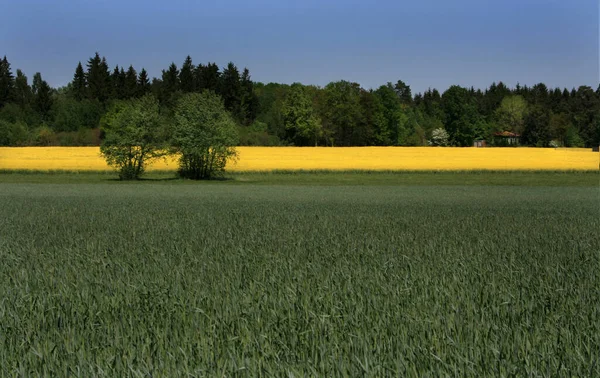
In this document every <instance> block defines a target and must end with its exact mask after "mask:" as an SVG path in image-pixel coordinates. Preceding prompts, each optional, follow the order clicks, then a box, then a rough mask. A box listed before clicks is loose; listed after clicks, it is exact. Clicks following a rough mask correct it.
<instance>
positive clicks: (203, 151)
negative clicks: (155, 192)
mask: <svg viewBox="0 0 600 378" xmlns="http://www.w3.org/2000/svg"><path fill="white" fill-rule="evenodd" d="M237 142H238V132H237V128H236V124H235V122H234V121H233V119H232V117H231V115H230V114H229V112H227V110H226V109H225V106H224V104H223V100H222V99H221V97H219V96H218V95H216V94H215V93H214V92H212V91H203V92H202V93H188V94H185V95H184V96H182V97H181V98H180V99H179V102H178V104H177V107H176V108H175V123H174V130H173V138H172V145H173V147H174V150H175V151H176V152H178V153H179V154H180V158H179V174H180V175H181V176H182V177H185V178H190V179H194V180H200V179H210V178H213V177H215V176H217V175H219V174H221V173H222V172H224V171H225V166H226V164H227V162H228V161H229V160H231V159H232V158H235V157H236V156H237V154H236V149H235V146H236V144H237Z"/></svg>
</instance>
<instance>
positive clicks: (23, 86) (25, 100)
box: [15, 70, 32, 108]
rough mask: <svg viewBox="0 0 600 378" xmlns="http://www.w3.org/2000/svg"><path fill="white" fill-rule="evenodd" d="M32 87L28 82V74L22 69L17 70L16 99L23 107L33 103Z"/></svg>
mask: <svg viewBox="0 0 600 378" xmlns="http://www.w3.org/2000/svg"><path fill="white" fill-rule="evenodd" d="M31 97H32V93H31V87H30V86H29V83H27V76H25V74H24V73H23V71H21V70H17V77H16V78H15V100H16V102H17V103H18V104H19V105H20V106H21V107H22V108H24V107H26V106H27V105H29V104H30V103H31Z"/></svg>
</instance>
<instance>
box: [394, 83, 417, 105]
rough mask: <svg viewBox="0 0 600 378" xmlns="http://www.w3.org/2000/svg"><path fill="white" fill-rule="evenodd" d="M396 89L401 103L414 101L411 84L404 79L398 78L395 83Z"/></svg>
mask: <svg viewBox="0 0 600 378" xmlns="http://www.w3.org/2000/svg"><path fill="white" fill-rule="evenodd" d="M394 91H395V92H396V95H397V96H398V98H399V99H400V102H401V103H403V104H406V105H408V104H410V103H412V100H413V98H412V93H411V90H410V85H407V84H406V83H405V82H403V81H402V80H398V81H397V82H396V84H395V85H394Z"/></svg>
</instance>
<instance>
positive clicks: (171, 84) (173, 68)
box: [162, 63, 179, 97]
mask: <svg viewBox="0 0 600 378" xmlns="http://www.w3.org/2000/svg"><path fill="white" fill-rule="evenodd" d="M162 81H163V93H164V95H166V96H167V97H168V96H170V95H172V94H173V93H175V92H176V91H178V90H179V70H178V69H177V65H176V64H175V63H171V65H170V66H169V69H168V70H166V71H165V70H163V71H162Z"/></svg>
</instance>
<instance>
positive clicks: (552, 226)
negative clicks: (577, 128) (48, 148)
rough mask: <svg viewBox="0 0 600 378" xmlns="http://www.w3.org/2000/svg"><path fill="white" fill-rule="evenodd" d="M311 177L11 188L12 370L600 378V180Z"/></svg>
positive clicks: (3, 272)
mask: <svg viewBox="0 0 600 378" xmlns="http://www.w3.org/2000/svg"><path fill="white" fill-rule="evenodd" d="M305 175H306V176H303V175H302V174H299V175H291V174H290V175H283V174H281V175H277V174H264V175H260V174H248V175H243V174H241V173H240V174H239V176H234V177H235V179H234V180H230V181H224V182H211V183H207V184H191V183H189V182H185V181H181V180H175V181H169V180H166V181H152V180H149V181H144V182H139V183H132V184H130V183H121V182H118V181H111V180H109V179H108V178H107V176H106V175H105V176H98V174H96V175H90V176H84V177H87V179H83V180H81V181H77V180H80V179H79V178H78V179H73V181H69V180H68V179H66V178H65V177H67V176H68V175H67V176H61V175H57V176H53V175H36V174H4V175H0V182H1V184H0V203H2V206H1V207H0V256H1V259H2V262H3V263H2V264H1V265H0V298H1V299H2V300H1V301H0V375H2V376H12V375H20V376H41V375H48V376H67V375H78V376H125V375H131V376H175V375H178V376H181V375H190V376H260V375H262V376H284V375H286V376H287V375H289V376H305V375H308V376H426V375H429V376H455V375H460V376H491V375H497V376H511V375H512V376H598V375H600V362H598V356H600V289H599V288H600V269H599V268H600V253H599V250H600V248H599V247H600V235H599V234H598V229H600V218H599V217H598V214H599V212H600V204H599V201H598V187H597V184H598V176H597V174H594V173H564V174H557V173H547V174H545V173H529V174H519V173H506V174H499V173H496V174H491V173H490V174H484V173H481V174H477V173H472V174H468V175H458V174H454V175H453V174H451V173H448V174H446V175H444V174H430V173H421V174H409V173H406V174H404V176H403V175H399V174H385V173H380V174H372V175H367V174H357V173H355V174H343V173H340V174H329V176H327V174H314V175H313V174H305ZM536 175H539V176H536ZM73 176H75V175H73ZM108 176H109V175H108ZM491 176H494V177H500V178H499V179H496V181H494V180H493V179H490V177H491ZM40 177H41V178H40ZM52 177H57V179H59V180H61V181H58V182H54V181H52V180H53V178H52ZM307 177H312V180H315V181H314V182H313V183H312V184H311V183H310V180H311V179H310V178H308V179H307ZM319 177H321V178H319ZM323 177H325V178H323ZM327 177H329V180H331V182H334V183H335V185H328V184H327V182H326V181H319V180H326V179H327ZM348 177H353V178H348ZM452 177H454V181H452ZM478 177H482V179H481V180H479V179H478ZM536 177H539V179H538V180H537V181H538V185H537V186H533V185H530V184H529V183H530V182H536V180H535V178H536ZM440 178H441V179H440ZM36 180H39V182H38V181H36ZM46 180H47V181H48V183H46V182H45V181H46ZM86 180H92V181H94V182H86ZM306 180H308V181H309V182H308V183H307V182H305V181H306ZM336 180H338V181H336ZM352 180H354V181H352ZM403 180H406V181H403ZM436 180H441V181H436ZM69 182H70V183H69ZM486 182H488V183H492V182H495V184H494V185H482V184H485V183H486ZM511 183H512V184H514V185H513V186H507V184H511ZM540 183H541V184H540ZM358 184H359V185H358ZM575 185H576V186H575Z"/></svg>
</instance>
